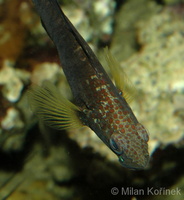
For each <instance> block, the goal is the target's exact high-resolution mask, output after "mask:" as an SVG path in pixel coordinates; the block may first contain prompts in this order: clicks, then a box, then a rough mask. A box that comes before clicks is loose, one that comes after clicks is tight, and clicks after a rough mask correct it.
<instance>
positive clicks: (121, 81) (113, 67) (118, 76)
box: [105, 47, 136, 103]
mask: <svg viewBox="0 0 184 200" xmlns="http://www.w3.org/2000/svg"><path fill="white" fill-rule="evenodd" d="M105 58H106V62H107V64H108V66H109V68H110V71H111V74H112V76H113V78H114V81H115V84H116V87H117V88H118V89H119V90H121V91H122V96H123V97H124V98H125V99H126V101H127V102H128V103H130V102H131V101H132V100H133V99H134V96H135V94H136V89H135V87H134V85H133V84H132V82H131V81H130V80H129V78H128V76H127V75H126V73H125V71H124V70H123V68H122V67H121V66H120V64H119V63H118V61H117V60H116V59H115V58H114V57H113V56H112V54H111V53H110V51H109V49H108V48H107V47H106V48H105Z"/></svg>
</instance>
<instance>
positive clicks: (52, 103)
mask: <svg viewBox="0 0 184 200" xmlns="http://www.w3.org/2000/svg"><path fill="white" fill-rule="evenodd" d="M28 101H29V103H30V107H31V109H32V111H33V112H34V113H35V114H36V115H37V116H38V117H39V118H40V119H42V120H43V121H44V122H45V123H46V124H48V125H49V126H51V127H53V128H56V129H72V128H79V127H82V126H83V124H82V122H81V121H80V119H79V117H78V114H77V113H78V112H80V109H79V108H78V107H77V106H76V105H74V104H73V103H71V102H70V101H68V100H67V99H66V98H64V97H63V96H62V95H61V94H60V93H59V91H58V89H57V88H56V87H55V86H54V85H53V84H52V83H50V82H49V81H45V82H44V84H43V87H40V86H37V85H33V86H31V88H30V89H29V91H28Z"/></svg>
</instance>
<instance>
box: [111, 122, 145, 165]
mask: <svg viewBox="0 0 184 200" xmlns="http://www.w3.org/2000/svg"><path fill="white" fill-rule="evenodd" d="M133 126H134V128H133V129H132V131H130V130H131V129H130V128H129V129H128V130H127V131H125V133H117V132H115V133H113V134H112V135H111V137H110V141H109V142H110V148H111V149H112V151H114V153H115V154H116V155H117V156H118V157H119V161H120V163H121V165H122V166H124V167H127V168H130V169H144V168H145V167H146V166H147V164H148V161H149V153H148V144H147V142H148V140H149V137H148V133H147V131H146V129H145V128H144V126H143V125H142V124H140V123H137V124H136V125H133ZM133 126H132V127H133Z"/></svg>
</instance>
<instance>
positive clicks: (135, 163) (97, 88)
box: [29, 0, 149, 169]
mask: <svg viewBox="0 0 184 200" xmlns="http://www.w3.org/2000/svg"><path fill="white" fill-rule="evenodd" d="M33 2H34V4H35V7H36V9H37V11H38V13H39V15H40V18H41V21H42V24H43V26H44V28H45V30H46V31H47V33H48V35H49V36H50V38H51V39H52V41H53V43H54V44H55V46H56V48H57V50H58V53H59V57H60V62H61V66H62V68H63V71H64V73H65V75H66V78H67V80H68V83H69V85H70V87H71V90H72V94H73V97H74V101H75V105H73V104H72V103H69V102H67V100H63V99H64V98H63V97H62V96H61V95H60V94H58V92H57V90H56V88H54V86H52V85H50V84H49V83H46V84H45V86H43V88H41V87H36V88H35V87H34V88H32V89H31V90H30V92H29V93H30V95H29V96H30V99H31V100H30V102H31V105H32V108H33V110H34V111H35V112H36V113H37V114H38V116H40V117H41V118H42V119H43V120H44V121H46V122H48V124H50V125H51V126H54V127H56V128H58V129H63V128H71V127H75V125H78V126H79V127H80V126H82V125H86V126H88V127H90V128H91V129H92V130H93V131H94V132H95V133H96V134H97V135H98V137H99V138H100V139H101V140H102V141H103V142H104V143H105V144H106V145H107V146H108V147H109V148H110V149H111V150H112V151H113V152H114V153H115V154H116V155H117V156H118V157H119V161H120V163H121V164H122V165H123V166H124V167H127V168H131V169H143V168H145V167H146V165H147V163H148V160H149V154H148V144H147V142H148V133H147V131H146V129H145V128H144V127H143V125H142V124H140V123H139V122H138V120H137V119H136V117H135V115H134V114H133V112H132V110H131V108H130V107H129V105H128V103H127V101H126V99H125V96H124V91H122V94H121V92H120V90H121V88H117V87H116V86H115V85H114V84H113V83H112V81H111V79H110V78H109V77H108V75H107V73H106V72H105V70H104V69H103V67H102V65H101V64H100V62H99V61H98V59H97V57H96V56H95V54H94V53H93V51H92V50H91V48H90V47H89V46H88V44H87V43H86V42H85V41H84V39H83V38H82V37H81V35H80V34H79V33H78V31H77V30H76V29H75V27H74V26H73V25H72V23H71V22H70V21H69V19H68V18H67V17H66V16H65V15H64V13H63V12H62V10H61V9H60V6H59V4H58V3H57V0H33ZM107 61H108V62H109V63H110V64H111V65H113V64H114V65H116V62H115V60H114V59H113V58H112V56H111V54H110V53H108V52H107ZM112 67H113V66H112Z"/></svg>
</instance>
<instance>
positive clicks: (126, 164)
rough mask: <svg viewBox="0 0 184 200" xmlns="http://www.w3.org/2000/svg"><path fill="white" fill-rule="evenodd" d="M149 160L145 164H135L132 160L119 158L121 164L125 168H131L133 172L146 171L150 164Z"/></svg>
mask: <svg viewBox="0 0 184 200" xmlns="http://www.w3.org/2000/svg"><path fill="white" fill-rule="evenodd" d="M148 161H149V159H147V161H146V162H144V163H141V164H139V163H136V162H133V161H132V159H130V158H124V157H123V156H122V155H121V156H119V162H120V164H121V165H122V166H123V167H126V168H129V169H131V170H144V169H145V168H146V166H147V164H148Z"/></svg>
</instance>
